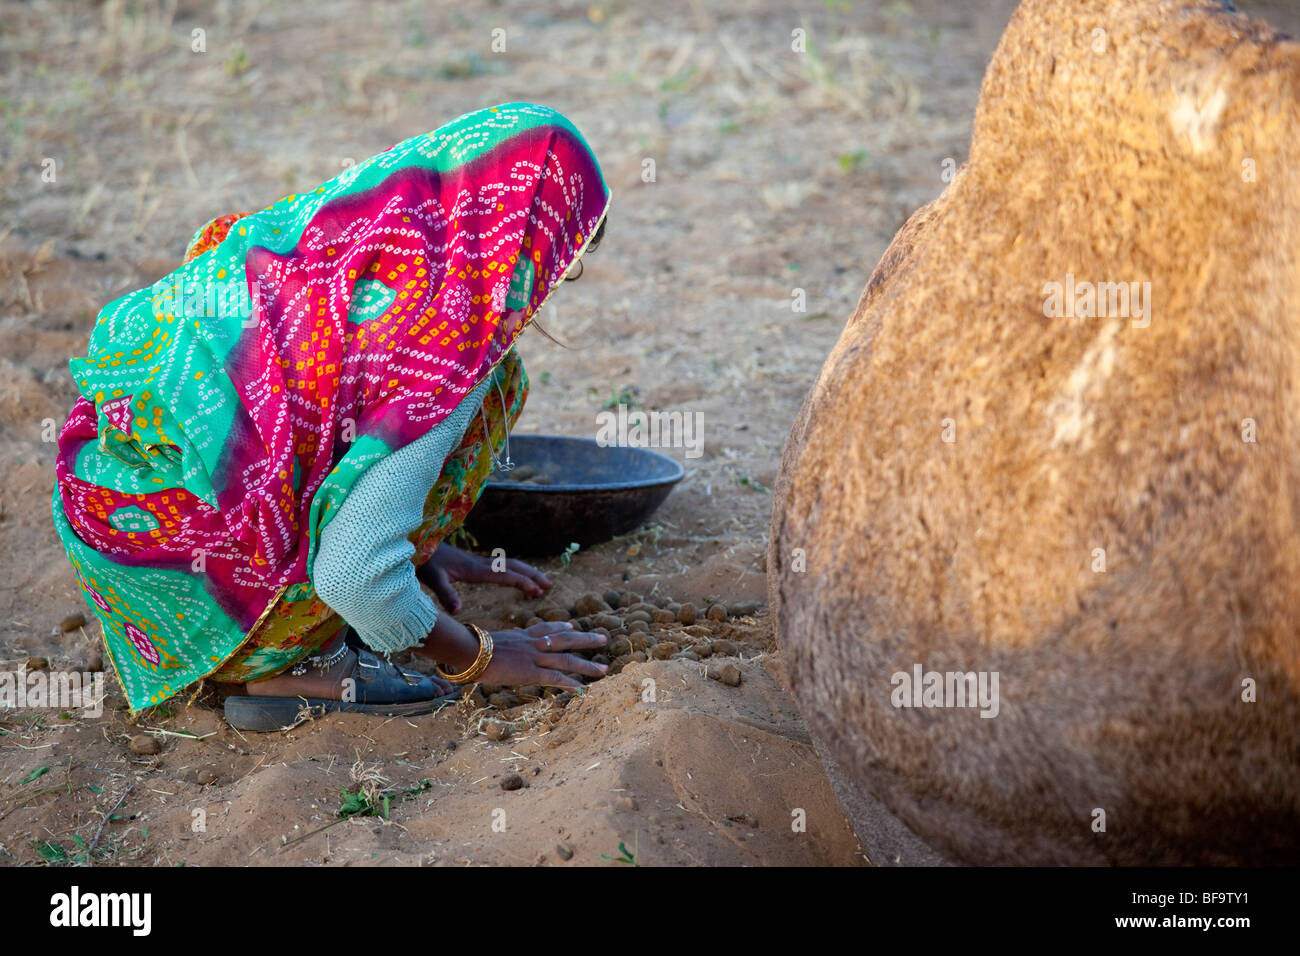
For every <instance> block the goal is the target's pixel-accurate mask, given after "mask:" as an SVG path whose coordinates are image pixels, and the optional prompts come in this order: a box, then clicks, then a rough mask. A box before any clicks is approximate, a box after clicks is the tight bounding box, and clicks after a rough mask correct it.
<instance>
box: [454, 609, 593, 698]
mask: <svg viewBox="0 0 1300 956" xmlns="http://www.w3.org/2000/svg"><path fill="white" fill-rule="evenodd" d="M607 641H608V638H606V637H605V635H604V634H588V633H586V632H585V631H575V630H574V629H573V625H572V624H570V623H569V622H568V621H544V622H543V623H541V624H534V625H533V626H532V627H528V628H524V629H523V630H513V631H493V632H492V663H490V664H488V667H487V670H485V671H484V672H483V676H482V677H480V678H479V682H480V683H482V684H487V685H489V686H494V685H498V684H500V685H504V686H507V687H519V686H521V685H524V684H540V685H541V686H543V687H565V688H569V689H574V688H581V687H582V686H583V684H582V682H581V681H579V680H575V679H574V678H572V677H570V676H569V674H582V675H583V676H585V677H604V676H605V673H606V672H607V671H608V670H609V668H608V667H606V666H605V665H604V664H597V663H596V662H595V661H589V660H587V659H586V658H585V657H579V656H578V655H577V654H569V653H566V652H567V651H580V650H591V649H594V648H597V647H604V646H605V644H606V643H607Z"/></svg>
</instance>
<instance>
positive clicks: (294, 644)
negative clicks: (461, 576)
mask: <svg viewBox="0 0 1300 956" xmlns="http://www.w3.org/2000/svg"><path fill="white" fill-rule="evenodd" d="M492 376H493V378H494V380H495V381H494V385H493V386H492V387H490V388H488V390H487V392H486V394H484V396H483V410H482V414H480V415H475V416H474V417H473V418H471V419H470V425H469V427H468V428H467V429H465V434H464V435H462V436H461V439H460V444H459V445H458V446H457V447H456V450H455V451H453V452H452V453H451V454H450V455H448V456H447V460H446V461H445V462H443V465H442V472H441V473H440V474H439V475H438V480H437V481H435V482H434V485H433V488H432V489H431V490H430V491H429V494H428V496H427V497H426V498H425V502H424V520H423V521H421V522H420V526H419V527H418V528H416V530H415V531H413V532H412V533H411V543H412V544H413V545H414V546H415V554H414V555H412V558H411V560H412V563H413V564H415V566H416V567H419V566H420V565H421V564H423V563H424V562H425V561H427V560H429V558H430V557H432V556H433V552H434V551H436V550H437V548H438V545H439V544H440V543H441V542H442V541H443V540H444V539H446V538H447V537H448V536H449V535H450V534H451V533H452V532H454V531H455V530H456V529H457V528H459V527H460V526H461V525H463V524H464V522H465V518H466V517H467V516H468V515H469V513H470V511H471V510H473V508H474V505H475V504H477V503H478V499H479V497H480V496H481V495H482V494H483V489H484V487H486V485H487V482H488V478H489V477H490V476H491V474H492V470H493V468H494V467H495V465H494V463H493V460H492V459H493V456H494V455H496V456H498V457H499V456H500V455H501V451H502V449H503V448H504V447H505V444H506V433H507V431H508V430H509V429H511V428H513V427H514V424H515V422H516V421H518V419H519V415H520V413H521V412H522V411H523V408H524V401H525V400H526V399H527V397H528V376H527V374H526V373H525V372H524V363H523V361H522V360H521V359H520V358H519V355H518V350H517V349H511V350H510V351H509V352H507V353H506V357H505V358H503V359H502V360H501V364H500V365H498V366H497V367H496V369H495V370H494V371H493V372H492ZM498 389H499V390H498ZM342 627H343V619H342V618H341V617H339V616H338V615H337V614H335V613H334V612H333V611H332V610H331V609H330V608H329V607H327V606H326V605H325V603H324V602H323V601H321V600H320V598H319V597H317V596H316V592H315V590H313V589H312V588H311V587H310V586H308V585H305V584H300V585H297V586H295V587H292V588H289V589H287V590H286V591H285V593H284V594H283V595H282V596H281V597H280V600H278V601H277V602H276V603H275V607H273V608H272V609H271V613H269V614H267V615H266V616H265V617H263V618H262V620H261V622H260V623H259V624H258V625H257V627H255V628H253V632H252V633H251V634H250V635H249V636H248V638H247V639H246V640H245V641H244V643H243V644H241V645H240V646H239V649H238V650H236V651H235V653H233V654H231V655H230V657H228V658H226V660H225V662H224V663H223V664H222V665H221V667H220V668H219V669H218V670H216V671H214V672H213V673H212V674H210V675H209V677H210V678H211V679H212V680H214V681H229V682H234V683H239V684H242V683H245V682H246V681H256V680H264V679H266V678H268V677H274V676H275V675H276V674H279V673H281V672H283V671H284V670H285V669H286V668H288V667H292V666H293V665H294V664H295V663H297V662H298V661H299V660H301V659H302V658H304V657H306V656H308V655H309V654H311V653H312V652H314V651H316V650H317V649H319V648H320V647H322V646H323V645H324V644H326V643H327V642H328V641H329V640H330V639H331V638H333V637H334V635H336V634H337V633H338V632H339V629H340V628H342Z"/></svg>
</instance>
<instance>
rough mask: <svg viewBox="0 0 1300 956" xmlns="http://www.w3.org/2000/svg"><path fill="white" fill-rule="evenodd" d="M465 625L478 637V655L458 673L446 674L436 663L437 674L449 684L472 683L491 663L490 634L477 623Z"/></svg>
mask: <svg viewBox="0 0 1300 956" xmlns="http://www.w3.org/2000/svg"><path fill="white" fill-rule="evenodd" d="M465 626H466V627H468V628H469V629H470V630H471V631H472V632H473V633H474V636H475V637H477V638H478V655H477V656H476V657H475V658H474V663H472V664H470V665H469V667H467V668H465V669H464V670H463V671H461V672H460V673H459V674H448V673H447V672H446V671H445V670H443V669H442V665H441V664H439V665H438V667H437V671H438V676H439V677H441V678H442V679H443V680H445V681H447V682H448V683H450V684H472V683H473V682H474V681H476V680H478V679H479V678H480V677H482V676H483V672H484V671H485V670H487V669H488V665H489V664H491V663H492V635H491V634H489V633H488V632H487V631H485V630H483V628H481V627H479V626H478V625H477V624H466V625H465Z"/></svg>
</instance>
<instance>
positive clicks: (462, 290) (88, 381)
mask: <svg viewBox="0 0 1300 956" xmlns="http://www.w3.org/2000/svg"><path fill="white" fill-rule="evenodd" d="M609 198H610V197H609V190H608V188H607V187H606V185H605V182H604V179H603V177H602V176H601V172H600V168H599V166H598V164H597V162H596V159H595V157H594V156H593V155H592V152H591V150H590V149H589V148H588V146H587V144H586V143H585V141H584V140H583V139H582V136H581V134H579V133H578V131H577V130H576V129H575V128H574V127H573V125H572V124H571V123H569V122H568V120H566V119H565V118H564V117H563V116H561V115H560V114H558V113H556V112H555V111H553V110H550V109H546V108H544V107H540V106H535V105H532V104H526V103H525V104H507V105H504V106H500V107H495V108H493V109H488V110H481V111H478V112H475V113H470V114H468V115H466V116H463V117H461V118H460V119H458V120H455V121H454V122H452V123H450V124H448V125H447V126H444V127H442V128H440V129H438V130H435V131H433V132H431V133H427V134H424V135H421V136H416V137H414V138H412V139H409V140H406V141H404V142H402V143H399V144H397V145H396V146H394V147H392V148H391V149H389V150H388V151H386V152H384V153H380V154H379V155H377V156H374V157H372V158H371V159H369V160H367V161H366V162H364V163H361V164H359V165H357V166H354V167H352V168H350V169H348V170H345V171H344V172H343V173H342V174H340V175H339V176H337V177H335V178H334V179H332V180H330V181H329V182H327V183H325V184H324V185H323V186H321V187H319V188H318V189H316V190H314V191H312V192H310V193H305V194H298V195H292V196H287V197H285V198H284V199H282V200H280V201H279V202H277V203H275V204H274V205H272V206H269V207H267V208H266V209H263V210H261V211H259V212H256V213H253V214H251V215H248V216H243V217H236V218H235V219H234V220H232V221H231V222H230V223H229V224H228V226H229V229H228V232H227V234H226V235H225V237H224V238H220V239H219V238H218V235H219V230H214V231H213V233H212V234H211V235H209V236H206V237H205V236H204V235H202V234H201V235H198V236H196V237H195V239H194V240H193V245H194V246H195V247H197V248H199V249H202V250H203V251H201V252H200V253H199V254H197V255H195V256H194V257H193V258H191V259H190V260H189V261H187V262H186V263H184V264H183V265H181V266H180V267H179V268H178V269H176V270H175V271H173V272H172V273H170V274H169V275H168V276H166V277H165V278H163V279H162V280H160V281H159V282H157V283H155V284H154V285H153V286H151V287H147V288H143V289H139V290H136V291H135V292H132V293H129V294H127V295H125V296H123V297H121V298H119V299H117V300H115V301H114V302H112V303H110V304H109V305H108V306H107V307H105V309H104V310H103V311H102V312H101V313H100V315H99V317H98V319H97V321H96V324H95V328H94V330H93V332H92V333H91V338H90V347H89V350H88V353H87V356H86V357H85V358H84V359H74V360H72V361H71V362H70V363H69V366H70V369H71V372H72V376H73V378H74V380H75V382H76V385H77V388H78V391H79V392H80V398H79V399H78V401H77V403H76V404H75V406H74V407H73V409H72V412H71V414H70V415H69V417H68V421H67V423H66V424H65V426H64V428H63V431H62V432H61V434H60V436H59V453H58V460H57V486H56V489H55V493H54V498H53V502H52V505H53V508H52V511H53V520H54V524H55V528H56V530H57V531H58V533H59V536H60V538H61V539H62V541H63V544H64V547H65V549H66V551H67V554H68V558H69V560H70V561H71V563H72V566H73V568H74V570H75V572H76V574H77V578H78V581H79V583H80V585H81V587H82V589H83V591H84V592H85V595H86V598H87V602H88V604H89V605H90V606H91V608H92V610H93V611H94V612H95V614H96V615H97V616H98V617H99V619H100V621H101V622H102V624H103V628H104V639H105V644H106V647H107V649H108V652H109V655H110V657H111V659H112V660H113V663H114V665H115V667H116V669H117V673H118V676H119V678H120V680H121V682H122V686H123V688H124V690H125V692H126V695H127V700H128V702H129V704H130V706H131V708H132V711H133V712H134V711H137V710H139V709H141V708H143V707H147V706H150V705H153V704H156V703H159V702H160V701H162V700H164V699H166V698H167V697H169V696H171V695H172V694H175V693H177V692H179V691H180V690H182V689H183V688H185V687H186V686H188V685H190V684H192V683H194V682H195V681H197V680H198V679H200V678H202V677H204V676H207V675H209V674H212V673H213V672H214V671H217V670H218V669H219V668H221V666H222V664H223V663H224V662H225V661H226V660H227V659H228V658H229V657H230V656H231V655H232V654H234V652H235V651H236V650H237V649H238V648H239V647H240V646H241V645H242V644H243V643H244V642H245V640H246V638H247V637H248V636H249V635H250V634H252V633H253V632H254V629H255V628H256V627H257V626H258V625H259V623H260V622H261V621H262V620H263V619H264V617H265V616H266V615H268V614H270V613H271V612H272V611H273V610H274V608H275V607H276V605H277V603H278V602H279V600H280V599H281V597H287V596H293V595H299V596H305V595H306V594H307V593H308V592H310V584H311V567H312V560H313V558H314V554H315V549H316V546H317V543H318V541H319V535H320V532H321V530H322V529H323V528H324V527H325V525H326V524H327V523H328V521H329V520H330V517H331V516H332V514H333V513H334V512H336V511H337V510H338V507H339V505H340V504H341V503H342V501H343V499H344V497H345V496H346V495H347V492H348V490H349V489H350V488H351V487H352V486H353V485H354V484H355V483H356V481H357V480H358V479H359V478H360V477H361V476H362V475H363V474H364V473H365V471H366V469H367V468H368V467H369V466H370V465H372V464H374V463H375V462H377V461H379V460H380V459H382V458H383V457H384V456H385V455H388V454H390V453H392V452H393V451H395V450H397V449H398V448H401V447H403V446H404V445H406V444H407V443H408V442H411V441H414V440H415V439H417V438H419V437H420V436H422V435H423V434H425V433H426V432H427V431H428V430H429V429H430V428H432V427H433V426H434V425H436V424H437V423H438V422H440V421H442V420H443V419H444V418H445V417H446V416H447V415H448V414H449V413H450V412H451V410H452V409H454V408H455V407H456V405H457V404H459V402H460V400H461V398H462V397H464V395H465V394H467V393H468V392H469V391H471V390H472V389H473V388H474V387H475V386H476V385H477V384H478V383H479V382H481V381H482V380H483V379H484V377H485V376H487V375H488V374H489V373H491V372H492V370H493V369H494V368H495V367H496V366H497V365H498V364H499V363H500V362H501V361H502V360H503V358H504V357H505V356H506V355H507V353H508V351H509V350H510V348H511V346H512V344H513V342H514V340H515V339H516V338H517V336H518V335H519V333H520V331H522V329H523V328H524V326H525V325H526V323H527V322H528V320H529V319H530V318H531V317H532V315H533V314H534V313H535V312H536V311H537V309H539V308H540V307H541V306H542V304H543V303H544V302H545V300H546V299H547V298H548V297H549V296H550V294H551V293H552V292H553V291H554V289H555V288H556V287H557V285H558V284H559V282H561V281H562V280H563V278H564V275H565V273H566V272H567V271H568V269H569V267H570V266H571V265H572V264H573V262H574V261H575V260H576V259H577V258H578V257H579V256H580V255H581V254H582V251H583V250H584V249H585V247H586V245H587V243H588V242H589V240H590V237H591V235H592V234H593V233H594V232H595V230H596V228H597V226H598V224H599V222H600V221H601V219H602V218H603V217H604V215H605V212H606V209H607V207H608V203H609ZM205 232H206V230H205ZM209 247H210V248H209Z"/></svg>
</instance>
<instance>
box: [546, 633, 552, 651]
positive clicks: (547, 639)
mask: <svg viewBox="0 0 1300 956" xmlns="http://www.w3.org/2000/svg"><path fill="white" fill-rule="evenodd" d="M546 649H547V650H548V651H549V650H550V649H551V638H550V635H549V634H548V635H547V636H546Z"/></svg>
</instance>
